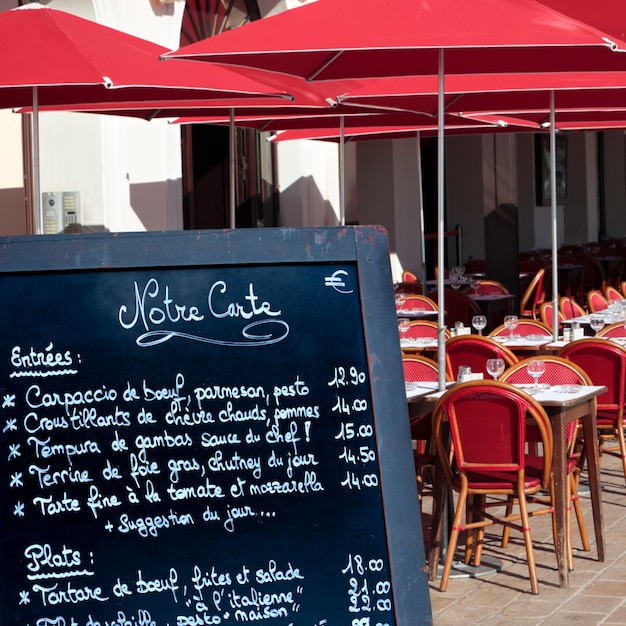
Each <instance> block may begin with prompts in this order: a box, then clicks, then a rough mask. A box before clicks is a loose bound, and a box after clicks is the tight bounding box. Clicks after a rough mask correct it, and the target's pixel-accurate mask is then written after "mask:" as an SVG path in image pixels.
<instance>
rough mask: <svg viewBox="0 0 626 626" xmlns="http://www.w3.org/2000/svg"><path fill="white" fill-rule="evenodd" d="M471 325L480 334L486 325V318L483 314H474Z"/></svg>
mask: <svg viewBox="0 0 626 626" xmlns="http://www.w3.org/2000/svg"><path fill="white" fill-rule="evenodd" d="M472 326H473V327H474V328H475V329H476V330H477V331H478V334H479V335H482V334H483V328H484V327H485V326H487V318H486V317H485V316H484V315H474V317H472Z"/></svg>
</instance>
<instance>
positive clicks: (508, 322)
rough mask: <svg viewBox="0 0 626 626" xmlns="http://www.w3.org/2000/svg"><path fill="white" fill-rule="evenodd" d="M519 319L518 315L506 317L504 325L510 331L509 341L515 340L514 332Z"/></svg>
mask: <svg viewBox="0 0 626 626" xmlns="http://www.w3.org/2000/svg"><path fill="white" fill-rule="evenodd" d="M518 323H519V318H518V317H517V315H505V316H504V325H505V327H506V328H508V329H509V339H513V331H514V330H515V329H516V328H517V325H518Z"/></svg>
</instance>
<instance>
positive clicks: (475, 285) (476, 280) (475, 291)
mask: <svg viewBox="0 0 626 626" xmlns="http://www.w3.org/2000/svg"><path fill="white" fill-rule="evenodd" d="M480 282H481V281H480V278H478V276H472V280H471V283H470V284H471V285H472V293H473V294H474V295H475V296H477V295H478V288H479V287H480Z"/></svg>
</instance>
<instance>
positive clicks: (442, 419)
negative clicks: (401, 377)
mask: <svg viewBox="0 0 626 626" xmlns="http://www.w3.org/2000/svg"><path fill="white" fill-rule="evenodd" d="M527 421H530V422H531V423H532V424H534V425H535V426H536V428H537V431H538V432H539V433H540V435H541V444H542V450H543V456H542V457H541V459H542V460H541V465H540V466H538V467H536V468H535V470H534V471H533V472H532V475H529V474H527V473H526V458H527V457H526V453H525V442H526V426H527ZM444 424H445V425H447V426H448V427H449V432H450V438H449V437H448V436H447V434H446V428H445V427H444ZM433 439H434V441H435V446H436V451H437V456H438V458H439V462H440V463H441V466H442V468H443V474H444V476H445V479H446V481H447V483H448V485H449V486H450V488H451V489H453V490H454V491H456V492H457V493H458V500H457V505H456V509H455V512H454V520H453V522H452V530H451V533H450V538H449V542H448V548H447V553H446V560H445V564H444V568H443V573H442V576H441V584H440V587H439V589H440V590H441V591H445V590H446V589H447V587H448V580H449V577H450V570H451V569H452V562H453V559H454V553H455V550H456V546H457V542H458V537H459V533H460V532H461V531H465V533H466V534H465V536H466V546H465V561H466V563H469V562H470V560H471V557H472V555H473V558H474V565H479V564H480V558H481V546H482V540H483V538H484V528H485V527H486V526H489V525H492V524H494V523H500V524H504V525H505V526H508V527H510V528H512V529H514V530H518V531H520V532H521V533H522V535H523V537H524V543H525V546H526V558H527V561H528V573H529V577H530V586H531V590H532V593H538V592H539V585H538V581H537V572H536V568H535V557H534V552H533V545H532V538H531V534H530V517H531V516H530V515H529V511H528V504H527V497H528V496H531V495H533V494H536V493H537V492H538V491H540V490H541V489H548V488H549V487H550V474H551V471H550V468H551V465H552V430H551V426H550V420H549V418H548V416H547V415H546V413H545V411H544V410H543V408H542V407H541V406H540V405H539V404H538V403H537V402H536V401H535V400H534V399H533V398H532V397H531V396H530V395H528V394H526V393H524V392H523V391H520V390H518V389H516V388H515V387H512V386H511V385H507V384H505V383H500V382H497V381H482V380H480V381H471V382H468V383H462V384H460V385H455V386H454V387H452V388H451V389H450V390H449V391H447V392H446V393H445V394H443V396H442V397H441V398H440V399H439V401H438V402H437V404H436V405H435V408H434V409H433ZM450 439H451V446H450V445H449V441H450ZM451 450H452V451H453V455H454V458H453V462H451V458H450V457H451ZM537 469H538V470H540V471H539V473H537V471H536V470H537ZM492 495H496V496H500V497H499V498H498V499H497V500H496V501H495V502H494V501H488V500H487V497H488V496H492ZM502 495H505V496H509V498H510V499H512V500H513V501H514V502H515V503H516V504H517V505H518V506H519V514H515V515H512V514H510V515H506V513H505V515H504V516H497V515H495V514H492V513H491V512H490V511H491V510H492V509H493V507H494V506H500V507H502V506H505V507H506V505H507V504H508V503H509V500H508V499H507V500H503V499H502V498H501V496H502ZM539 512H542V513H550V512H551V509H549V508H548V509H545V508H544V507H542V509H541V510H540V511H537V512H535V513H534V514H537V513H539ZM464 513H465V522H464V521H463V516H464ZM520 521H521V523H520ZM474 535H475V536H474ZM474 546H475V549H474Z"/></svg>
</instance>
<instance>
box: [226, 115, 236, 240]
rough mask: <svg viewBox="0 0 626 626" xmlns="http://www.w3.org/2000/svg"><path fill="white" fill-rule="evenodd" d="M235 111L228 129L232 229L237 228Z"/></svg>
mask: <svg viewBox="0 0 626 626" xmlns="http://www.w3.org/2000/svg"><path fill="white" fill-rule="evenodd" d="M235 139H236V135H235V109H231V110H230V125H229V128H228V151H229V174H230V227H231V228H235V225H236V224H235V219H236V217H235V207H236V203H237V193H236V183H237V177H236V169H235V164H236V161H235V150H236V141H235Z"/></svg>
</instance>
